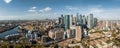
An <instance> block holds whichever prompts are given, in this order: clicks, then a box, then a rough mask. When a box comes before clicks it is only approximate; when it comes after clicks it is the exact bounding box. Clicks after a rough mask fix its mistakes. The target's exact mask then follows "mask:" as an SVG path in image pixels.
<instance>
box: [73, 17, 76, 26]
mask: <svg viewBox="0 0 120 48" xmlns="http://www.w3.org/2000/svg"><path fill="white" fill-rule="evenodd" d="M73 25H76V17H73Z"/></svg>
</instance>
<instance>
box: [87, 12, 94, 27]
mask: <svg viewBox="0 0 120 48" xmlns="http://www.w3.org/2000/svg"><path fill="white" fill-rule="evenodd" d="M93 26H94V18H93V14H90V15H88V16H87V27H88V28H89V29H91V28H93Z"/></svg>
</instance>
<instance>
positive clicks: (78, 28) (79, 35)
mask: <svg viewBox="0 0 120 48" xmlns="http://www.w3.org/2000/svg"><path fill="white" fill-rule="evenodd" d="M75 39H76V40H77V41H81V39H82V26H78V25H77V26H76V35H75Z"/></svg>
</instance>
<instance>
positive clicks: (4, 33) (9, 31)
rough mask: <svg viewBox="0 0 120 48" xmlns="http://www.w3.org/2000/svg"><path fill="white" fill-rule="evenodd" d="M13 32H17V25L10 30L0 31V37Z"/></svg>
mask: <svg viewBox="0 0 120 48" xmlns="http://www.w3.org/2000/svg"><path fill="white" fill-rule="evenodd" d="M15 33H18V27H15V28H13V29H11V30H8V31H5V32H3V33H0V38H2V39H4V38H5V36H7V35H10V34H15Z"/></svg>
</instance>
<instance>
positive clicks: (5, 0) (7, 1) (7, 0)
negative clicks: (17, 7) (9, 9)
mask: <svg viewBox="0 0 120 48" xmlns="http://www.w3.org/2000/svg"><path fill="white" fill-rule="evenodd" d="M11 1H12V0H4V2H5V3H10V2H11Z"/></svg>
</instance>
